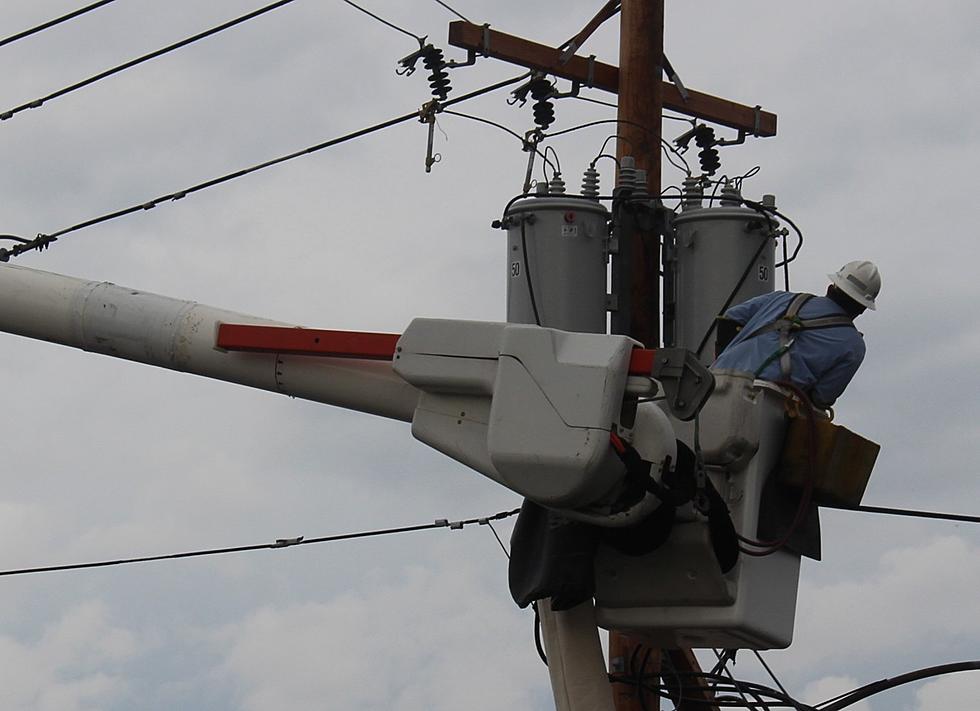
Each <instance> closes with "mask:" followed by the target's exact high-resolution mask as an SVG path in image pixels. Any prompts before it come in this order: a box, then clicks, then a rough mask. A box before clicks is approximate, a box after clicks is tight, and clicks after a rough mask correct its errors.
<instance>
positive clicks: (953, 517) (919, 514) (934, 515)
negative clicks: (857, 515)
mask: <svg viewBox="0 0 980 711" xmlns="http://www.w3.org/2000/svg"><path fill="white" fill-rule="evenodd" d="M820 506H822V507H823V508H828V509H839V510H841V511H860V512H863V513H876V514H886V515H889V516H909V517H912V518H931V519H937V520H940V521H961V522H963V523H980V516H968V515H966V514H951V513H940V512H936V511H916V510H913V509H895V508H888V507H886V506H860V505H859V506H852V505H849V504H820Z"/></svg>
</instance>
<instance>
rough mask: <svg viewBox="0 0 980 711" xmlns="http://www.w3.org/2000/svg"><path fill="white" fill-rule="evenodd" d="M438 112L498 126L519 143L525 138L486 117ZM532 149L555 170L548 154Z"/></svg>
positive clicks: (445, 110)
mask: <svg viewBox="0 0 980 711" xmlns="http://www.w3.org/2000/svg"><path fill="white" fill-rule="evenodd" d="M440 113H442V114H445V115H447V116H457V117H459V118H464V119H469V120H470V121H476V122H477V123H483V124H486V125H488V126H493V127H494V128H499V129H500V130H501V131H504V132H505V133H507V134H509V135H511V136H513V137H514V138H516V139H517V140H518V141H520V142H521V144H524V143H525V139H524V138H523V137H522V136H521V135H520V134H519V133H517V132H516V131H512V130H511V129H509V128H507V127H506V126H504V125H503V124H500V123H497V122H496V121H491V120H490V119H488V118H483V117H482V116H474V115H473V114H464V113H462V112H460V111H449V110H448V109H442V110H441V111H440ZM532 150H533V151H534V152H535V153H536V154H537V155H538V157H540V158H542V159H543V160H544V161H545V163H547V164H548V165H550V166H551V169H552V170H557V168H556V166H555V165H554V164H553V163H552V162H551V161H550V160H549V159H548V156H547V155H546V154H544V153H542V152H541V151H539V150H538V149H537V148H536V147H532ZM558 172H561V171H558Z"/></svg>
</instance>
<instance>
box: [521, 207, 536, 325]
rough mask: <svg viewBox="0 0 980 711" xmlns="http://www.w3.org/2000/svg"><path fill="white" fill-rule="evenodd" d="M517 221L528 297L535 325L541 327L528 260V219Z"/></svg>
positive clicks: (523, 216) (525, 217) (522, 217)
mask: <svg viewBox="0 0 980 711" xmlns="http://www.w3.org/2000/svg"><path fill="white" fill-rule="evenodd" d="M517 219H518V220H520V221H521V257H522V260H523V262H524V279H525V281H526V282H527V295H528V297H529V298H530V300H531V311H532V313H534V323H535V324H536V325H538V326H540V325H541V315H540V314H539V313H538V302H537V301H536V300H535V298H534V282H533V281H531V267H530V266H528V260H527V231H526V228H525V224H526V223H527V220H528V217H527V216H525V215H521V216H520V217H518V218H517Z"/></svg>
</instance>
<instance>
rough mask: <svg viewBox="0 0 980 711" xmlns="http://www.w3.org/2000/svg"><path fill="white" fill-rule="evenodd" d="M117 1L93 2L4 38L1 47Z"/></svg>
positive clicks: (0, 42)
mask: <svg viewBox="0 0 980 711" xmlns="http://www.w3.org/2000/svg"><path fill="white" fill-rule="evenodd" d="M115 1H116V0H99V2H93V3H92V4H91V5H86V6H85V7H80V8H78V9H77V10H73V11H71V12H69V13H68V14H66V15H62V16H61V17H56V18H54V19H53V20H48V21H47V22H42V23H41V24H40V25H37V26H36V27H32V28H30V29H29V30H24V31H23V32H18V33H17V34H14V35H10V36H9V37H4V38H3V39H2V40H0V47H3V46H5V45H8V44H11V43H13V42H16V41H17V40H22V39H24V38H25V37H30V36H31V35H34V34H37V33H38V32H43V31H44V30H46V29H48V28H49V27H54V26H55V25H60V24H61V23H62V22H67V21H68V20H73V19H74V18H76V17H78V16H80V15H84V14H85V13H86V12H91V11H92V10H98V9H99V8H100V7H102V6H104V5H108V4H109V3H112V2H115Z"/></svg>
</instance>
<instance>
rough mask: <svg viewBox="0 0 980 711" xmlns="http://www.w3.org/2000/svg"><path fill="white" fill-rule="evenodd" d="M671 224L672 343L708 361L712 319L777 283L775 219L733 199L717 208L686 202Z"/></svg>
mask: <svg viewBox="0 0 980 711" xmlns="http://www.w3.org/2000/svg"><path fill="white" fill-rule="evenodd" d="M726 202H727V203H728V204H726ZM673 223H674V239H673V240H672V245H671V247H670V250H669V257H668V259H667V264H666V267H667V269H668V270H670V272H671V277H672V279H671V281H672V283H673V293H672V294H668V298H667V300H668V303H670V302H673V305H674V309H673V313H674V323H673V334H674V339H673V340H674V343H673V345H675V346H679V347H682V348H687V349H688V350H690V351H693V352H695V353H697V355H698V358H699V359H700V360H701V362H702V363H704V364H706V365H710V364H711V362H712V361H714V359H715V341H716V337H717V329H715V330H711V331H710V333H709V329H711V328H712V323H713V322H714V320H715V318H716V317H718V316H720V315H721V314H722V313H723V312H724V311H725V310H726V309H727V308H729V307H731V306H734V305H735V304H740V303H742V302H743V301H746V300H747V299H750V298H752V297H753V296H760V295H762V294H768V293H770V292H772V291H773V290H774V288H775V280H776V275H775V264H774V261H775V247H776V241H775V239H774V238H775V236H776V228H777V223H776V221H775V220H774V219H772V218H771V217H769V216H768V215H764V214H762V213H760V212H758V211H756V210H753V209H751V208H747V207H742V206H741V205H739V204H738V203H737V202H736V201H734V200H729V201H723V202H722V204H721V205H720V206H718V207H699V206H696V205H691V204H690V203H688V204H687V205H685V207H684V210H683V211H682V212H681V213H680V214H679V215H677V216H676V217H674V220H673ZM743 275H744V279H743ZM740 280H742V282H741V284H740V285H739V281H740ZM706 335H707V336H708V337H707V339H705V336H706ZM702 342H703V345H702Z"/></svg>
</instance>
